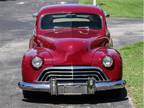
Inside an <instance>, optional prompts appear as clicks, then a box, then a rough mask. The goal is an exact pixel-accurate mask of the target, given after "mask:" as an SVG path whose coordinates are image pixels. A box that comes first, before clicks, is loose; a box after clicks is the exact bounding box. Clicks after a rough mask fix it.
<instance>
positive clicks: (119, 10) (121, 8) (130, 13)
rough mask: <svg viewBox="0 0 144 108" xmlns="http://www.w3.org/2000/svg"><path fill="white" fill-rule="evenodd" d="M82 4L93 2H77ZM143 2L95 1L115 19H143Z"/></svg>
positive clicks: (83, 0) (127, 0) (88, 0)
mask: <svg viewBox="0 0 144 108" xmlns="http://www.w3.org/2000/svg"><path fill="white" fill-rule="evenodd" d="M79 1H80V3H82V4H92V1H93V0H79ZM143 3H144V0H97V4H98V5H100V6H101V7H102V8H103V10H105V11H106V12H108V13H110V14H111V16H117V17H140V18H142V17H143Z"/></svg>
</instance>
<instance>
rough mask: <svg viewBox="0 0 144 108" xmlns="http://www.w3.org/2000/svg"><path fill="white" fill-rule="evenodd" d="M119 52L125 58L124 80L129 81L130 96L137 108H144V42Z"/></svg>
mask: <svg viewBox="0 0 144 108" xmlns="http://www.w3.org/2000/svg"><path fill="white" fill-rule="evenodd" d="M119 51H120V53H121V55H122V58H123V72H124V74H123V79H125V80H126V81H127V88H128V91H129V95H130V96H131V97H132V98H133V101H134V104H135V106H136V108H144V104H143V103H144V102H143V99H144V94H143V87H144V84H143V80H144V78H143V74H144V68H143V67H144V42H139V43H136V44H134V45H129V46H127V47H124V48H121V49H119Z"/></svg>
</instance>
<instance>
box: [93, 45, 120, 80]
mask: <svg viewBox="0 0 144 108" xmlns="http://www.w3.org/2000/svg"><path fill="white" fill-rule="evenodd" d="M105 56H110V57H112V58H113V61H114V62H113V65H112V67H111V68H106V67H104V65H103V63H102V61H103V58H104V57H105ZM92 65H93V66H97V67H100V68H101V69H102V70H103V71H104V72H105V74H106V75H107V76H108V78H109V79H110V80H111V81H116V80H121V79H122V58H121V56H120V53H119V52H118V51H116V50H115V49H112V48H99V49H97V50H95V53H94V57H93V60H92Z"/></svg>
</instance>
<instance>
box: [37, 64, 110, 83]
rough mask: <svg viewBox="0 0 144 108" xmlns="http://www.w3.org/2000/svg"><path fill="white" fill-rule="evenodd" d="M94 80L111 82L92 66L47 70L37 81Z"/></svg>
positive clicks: (60, 67)
mask: <svg viewBox="0 0 144 108" xmlns="http://www.w3.org/2000/svg"><path fill="white" fill-rule="evenodd" d="M89 78H94V79H95V81H96V82H100V81H109V79H108V77H107V76H106V75H105V73H104V72H103V71H102V70H101V69H100V68H96V67H92V66H57V67H49V68H47V69H45V70H44V71H43V72H42V73H41V75H40V76H39V78H38V80H37V81H42V82H47V81H50V79H56V80H57V81H61V82H62V81H64V82H66V81H69V82H82V81H87V80H88V79H89Z"/></svg>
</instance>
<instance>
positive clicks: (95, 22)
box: [41, 13, 102, 30]
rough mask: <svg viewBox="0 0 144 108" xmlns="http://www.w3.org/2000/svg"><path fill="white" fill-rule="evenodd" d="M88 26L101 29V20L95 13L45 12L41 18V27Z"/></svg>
mask: <svg viewBox="0 0 144 108" xmlns="http://www.w3.org/2000/svg"><path fill="white" fill-rule="evenodd" d="M55 28H89V29H101V28H102V21H101V18H100V16H98V15H96V14H80V13H66V14H47V15H45V16H44V17H42V19H41V29H44V30H45V29H55Z"/></svg>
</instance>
